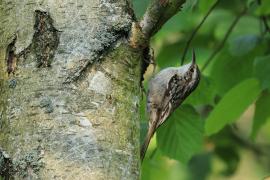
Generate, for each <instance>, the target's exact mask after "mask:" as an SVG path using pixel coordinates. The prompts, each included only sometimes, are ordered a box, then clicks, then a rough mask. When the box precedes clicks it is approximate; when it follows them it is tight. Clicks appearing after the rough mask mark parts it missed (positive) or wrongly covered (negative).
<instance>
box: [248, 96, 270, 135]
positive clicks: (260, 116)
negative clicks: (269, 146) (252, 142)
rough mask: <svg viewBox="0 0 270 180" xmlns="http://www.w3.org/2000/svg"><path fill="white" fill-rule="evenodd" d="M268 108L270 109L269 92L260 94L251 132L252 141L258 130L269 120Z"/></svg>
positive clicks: (269, 112)
mask: <svg viewBox="0 0 270 180" xmlns="http://www.w3.org/2000/svg"><path fill="white" fill-rule="evenodd" d="M269 107H270V92H269V91H264V92H263V93H262V94H261V96H260V98H259V99H258V100H257V101H256V109H255V115H254V119H253V126H252V132H251V138H252V139H255V137H256V135H257V133H258V131H259V130H260V128H261V127H262V126H263V125H264V123H265V122H266V121H267V120H268V119H269V118H270V111H269Z"/></svg>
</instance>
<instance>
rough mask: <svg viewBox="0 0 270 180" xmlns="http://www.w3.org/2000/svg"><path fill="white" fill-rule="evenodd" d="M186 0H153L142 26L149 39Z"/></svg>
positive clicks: (141, 23)
mask: <svg viewBox="0 0 270 180" xmlns="http://www.w3.org/2000/svg"><path fill="white" fill-rule="evenodd" d="M184 2H185V0H151V2H150V4H149V6H148V8H147V10H146V12H145V14H144V16H143V18H142V20H141V21H140V26H141V28H142V32H143V34H144V35H145V37H146V38H147V39H150V38H151V37H152V36H153V35H154V34H155V33H156V32H157V31H158V30H159V29H160V28H161V27H162V26H163V24H165V23H166V22H167V20H168V19H170V18H171V17H172V16H174V15H175V14H176V13H177V12H178V11H179V9H180V8H181V6H182V5H183V4H184Z"/></svg>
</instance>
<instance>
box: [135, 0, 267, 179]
mask: <svg viewBox="0 0 270 180" xmlns="http://www.w3.org/2000/svg"><path fill="white" fill-rule="evenodd" d="M216 2H217V0H187V1H186V3H185V5H184V6H183V8H182V10H181V11H180V12H179V13H178V14H176V15H175V16H174V17H172V18H171V19H170V20H169V21H168V22H167V23H166V24H165V25H164V27H163V28H162V29H161V30H160V31H159V32H158V33H157V34H156V35H155V36H154V37H153V38H152V41H151V46H152V47H153V48H154V50H155V59H156V63H157V71H158V70H161V69H163V68H166V67H169V66H179V65H180V64H181V57H182V56H183V53H184V49H185V46H186V44H187V41H188V40H189V38H190V36H191V34H192V33H193V31H194V29H196V27H197V26H198V24H199V23H200V22H201V21H202V19H203V18H204V16H205V15H206V14H207V12H208V11H209V9H210V8H211V7H212V6H213V5H214V4H215V3H216ZM148 3H149V0H133V6H134V9H135V11H136V15H137V17H138V19H140V18H141V17H142V16H143V13H144V11H145V10H146V9H147V5H148ZM240 14H242V15H240ZM236 17H239V21H237V22H236V23H235V24H233V25H232V23H233V22H234V20H235V19H236ZM269 24H270V1H269V0H219V2H218V4H217V6H216V7H215V8H214V10H213V11H212V12H211V13H210V15H209V16H208V17H207V19H206V21H205V22H204V24H203V25H202V26H201V27H200V29H199V30H198V32H197V33H196V34H195V36H194V37H193V39H192V41H191V44H190V47H189V48H188V53H187V56H186V58H185V63H188V62H189V61H190V59H191V50H192V48H194V49H195V51H196V56H197V63H198V65H199V68H200V69H201V70H202V67H203V66H205V64H206V61H209V62H210V63H209V64H207V65H206V66H205V69H203V70H202V73H201V81H200V84H199V86H198V88H197V89H196V91H195V92H193V93H192V94H191V95H190V96H189V97H188V98H187V99H186V101H185V102H184V103H183V105H181V107H179V108H178V109H177V110H176V111H175V112H174V113H173V115H172V116H171V117H170V118H169V119H168V121H167V122H166V123H164V125H162V126H161V127H160V128H159V129H158V131H157V133H156V136H154V138H153V139H152V141H151V143H150V146H149V149H148V151H147V154H146V158H145V160H144V162H143V164H142V179H143V180H163V179H166V180H174V179H175V180H179V179H180V180H181V179H194V180H203V179H220V178H221V179H222V178H225V179H230V177H231V178H233V177H235V179H239V177H240V179H241V178H243V179H262V178H263V177H266V176H269V175H270V170H269V169H270V139H269V137H270V126H269V124H270V123H269V120H270V29H269ZM230 27H231V28H232V31H231V32H230V31H229V28H230ZM228 32H230V33H228ZM223 41H224V42H223ZM219 47H221V48H219ZM150 69H151V68H150ZM151 75H152V73H151V70H149V72H147V73H146V75H145V76H146V80H145V82H144V84H145V85H146V89H147V80H149V78H150V77H151ZM145 103H146V100H145V97H143V100H142V104H141V119H142V123H141V124H142V128H141V136H142V137H141V142H142V141H143V138H144V136H145V134H146V131H147V124H148V123H147V119H148V117H147V114H146V111H145ZM245 114H248V115H245ZM240 117H241V118H240ZM249 121H252V122H251V123H250V122H249ZM267 137H268V139H267ZM250 154H251V155H252V157H249V156H251V155H250ZM247 155H249V156H247ZM243 164H249V165H248V166H245V165H243ZM255 165H256V166H255ZM253 167H256V168H255V169H254V168H253ZM243 168H246V169H245V170H246V171H247V173H244V176H245V175H246V177H248V178H246V177H243V175H242V176H239V175H238V174H240V173H239V172H241V171H242V170H241V169H243ZM249 168H250V169H249Z"/></svg>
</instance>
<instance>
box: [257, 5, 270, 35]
mask: <svg viewBox="0 0 270 180" xmlns="http://www.w3.org/2000/svg"><path fill="white" fill-rule="evenodd" d="M257 3H258V5H259V6H260V5H261V0H257ZM260 18H261V20H262V22H263V25H264V27H265V32H264V34H265V33H267V32H269V33H270V27H269V25H268V23H267V18H266V16H260Z"/></svg>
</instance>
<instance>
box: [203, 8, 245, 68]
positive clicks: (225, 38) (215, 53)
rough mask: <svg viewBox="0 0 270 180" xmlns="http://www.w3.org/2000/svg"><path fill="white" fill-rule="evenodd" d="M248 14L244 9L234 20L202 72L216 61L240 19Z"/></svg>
mask: <svg viewBox="0 0 270 180" xmlns="http://www.w3.org/2000/svg"><path fill="white" fill-rule="evenodd" d="M245 13H246V8H244V10H243V11H242V12H241V13H240V14H239V15H238V16H237V17H236V18H235V19H234V21H233V22H232V24H231V26H230V27H229V29H228V31H227V32H226V34H225V36H224V37H223V39H222V41H221V43H220V44H219V46H218V47H217V48H216V50H215V51H214V52H213V53H212V54H211V56H210V57H209V58H208V59H207V60H206V62H205V64H204V66H203V67H202V70H201V71H202V72H203V71H204V70H205V68H206V67H207V66H208V65H209V63H210V62H211V61H212V60H213V59H214V57H215V56H216V55H217V53H218V52H219V51H220V50H221V49H222V48H223V46H224V45H225V42H226V41H227V39H228V38H229V36H230V34H231V32H232V31H233V29H234V27H235V26H236V24H237V23H238V21H239V20H240V18H241V17H242V16H243V15H244V14H245Z"/></svg>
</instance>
